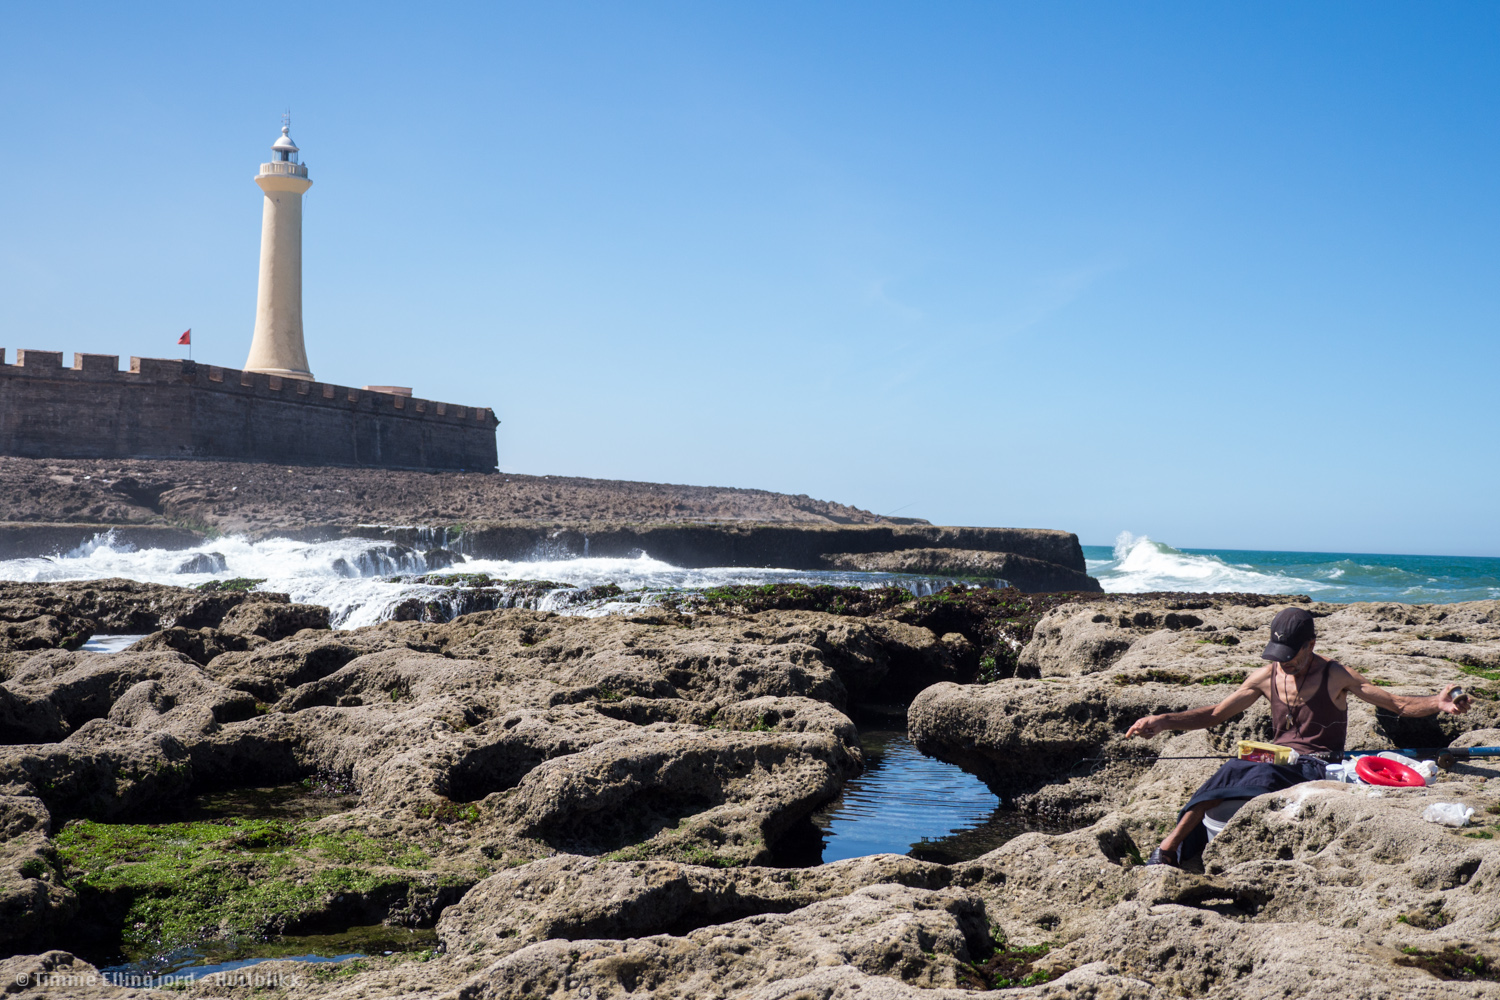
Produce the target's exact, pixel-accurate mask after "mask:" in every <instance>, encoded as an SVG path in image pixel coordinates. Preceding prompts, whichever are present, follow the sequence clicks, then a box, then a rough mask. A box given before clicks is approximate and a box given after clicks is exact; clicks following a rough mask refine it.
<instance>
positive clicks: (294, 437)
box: [0, 348, 500, 470]
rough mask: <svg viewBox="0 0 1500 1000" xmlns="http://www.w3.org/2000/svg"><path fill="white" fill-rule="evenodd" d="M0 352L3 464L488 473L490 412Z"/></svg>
mask: <svg viewBox="0 0 1500 1000" xmlns="http://www.w3.org/2000/svg"><path fill="white" fill-rule="evenodd" d="M6 357H7V354H6V351H5V350H4V349H3V348H0V404H3V405H0V454H4V455H20V456H26V457H32V458H46V457H57V458H86V457H98V458H105V457H121V458H125V457H136V458H148V457H159V458H230V459H241V460H245V459H250V460H264V461H277V462H303V463H310V464H328V465H373V466H386V467H391V468H448V469H451V468H463V469H484V470H489V469H493V468H495V466H496V464H497V455H496V451H495V428H496V427H498V426H499V423H500V422H499V420H497V419H496V418H495V415H494V413H493V411H491V410H490V409H489V408H487V407H476V406H461V405H456V404H453V403H446V402H439V401H436V400H429V399H421V398H417V397H414V396H411V395H409V390H406V391H380V390H382V389H392V390H394V389H397V388H398V387H394V386H380V387H371V388H358V389H357V388H354V387H353V386H345V385H335V384H333V383H328V382H313V381H307V380H302V379H289V378H281V377H280V376H276V375H266V374H262V373H260V372H247V371H241V370H239V369H236V368H222V367H219V366H217V365H206V364H202V363H200V362H194V361H186V360H183V359H180V358H134V357H133V358H131V359H130V367H129V368H128V369H126V370H121V368H120V359H119V356H118V355H111V354H74V355H73V364H72V366H71V367H64V366H63V363H62V359H63V355H62V352H61V351H34V350H18V351H17V352H16V358H15V363H14V364H6Z"/></svg>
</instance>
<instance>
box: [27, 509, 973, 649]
mask: <svg viewBox="0 0 1500 1000" xmlns="http://www.w3.org/2000/svg"><path fill="white" fill-rule="evenodd" d="M548 555H551V556H553V558H547V557H546V556H548ZM195 562H196V563H197V564H198V565H197V566H194V563H195ZM434 569H437V570H444V571H446V570H448V569H450V567H447V566H445V565H432V566H429V565H428V561H427V559H426V557H425V556H424V555H423V554H422V553H421V552H417V551H413V550H412V549H409V548H405V547H403V546H400V545H395V544H393V543H390V542H385V541H380V540H376V539H369V538H341V539H337V540H335V541H327V542H304V541H297V540H293V539H288V538H269V539H265V540H262V541H258V542H252V541H250V540H249V539H246V538H243V537H236V536H231V537H225V538H218V539H214V540H212V541H208V542H204V543H203V544H202V545H199V546H197V547H196V548H193V549H187V550H167V549H136V548H135V547H134V546H131V545H128V544H125V543H123V542H121V541H120V540H119V539H117V538H116V537H115V535H114V533H113V532H109V533H106V534H101V535H98V536H96V537H95V538H93V539H91V540H89V541H87V542H85V543H83V544H81V545H79V546H78V547H77V548H74V549H73V550H71V551H69V552H66V553H64V554H62V555H57V556H43V557H37V558H29V559H8V560H0V579H5V580H21V581H28V582H43V583H45V582H57V581H63V580H102V579H106V578H109V577H124V578H126V579H130V580H140V581H143V582H146V583H164V584H172V585H175V586H182V587H191V586H196V585H198V584H202V583H206V582H208V581H210V580H223V579H226V578H230V577H249V578H252V579H263V580H264V581H265V582H264V583H263V584H261V585H260V587H259V589H261V590H269V591H279V592H282V593H285V594H288V595H289V596H290V597H291V599H292V600H293V601H296V602H299V603H304V604H318V605H322V606H323V607H326V608H328V609H329V612H330V618H331V620H332V621H333V623H334V625H335V627H336V628H358V627H359V626H362V625H373V624H375V623H376V622H379V621H383V620H385V619H387V618H389V617H391V615H392V613H393V611H394V609H395V608H396V606H397V605H399V604H400V603H401V602H403V601H405V600H407V599H408V598H412V597H416V598H419V599H421V600H424V601H426V600H433V599H438V598H440V597H441V596H442V595H443V594H444V588H441V587H436V586H431V585H428V584H420V583H415V582H412V581H411V580H401V579H393V578H399V577H414V576H418V575H420V574H423V573H427V572H430V571H432V570H434ZM451 570H452V571H453V572H461V573H476V574H477V573H483V574H485V575H487V576H489V577H490V578H491V579H495V580H551V581H557V582H560V583H563V584H566V585H568V586H571V587H592V586H595V585H598V584H602V583H615V584H618V585H619V586H621V587H622V588H624V589H626V590H645V591H647V592H661V591H667V590H701V589H705V588H709V587H718V586H724V585H727V584H743V583H752V584H753V583H772V582H786V581H802V582H806V583H811V584H836V585H840V586H859V587H871V586H879V585H882V584H885V583H892V582H897V583H900V584H901V585H902V586H905V587H907V588H908V589H911V590H913V591H915V592H916V593H917V594H919V595H920V594H924V593H931V592H932V591H933V590H936V589H938V588H940V587H942V586H944V585H946V584H947V583H949V582H951V581H949V580H944V579H939V578H930V579H928V578H913V577H905V576H894V575H892V574H888V573H833V572H814V571H800V570H788V569H746V568H739V567H719V568H708V569H684V568H682V567H678V566H673V565H671V564H669V563H665V562H662V561H661V560H660V559H653V558H652V557H651V556H649V555H647V554H645V553H641V554H639V555H637V556H635V557H634V558H626V559H621V558H609V559H606V558H599V557H576V556H572V555H569V554H567V553H563V552H555V553H543V554H542V555H541V557H539V558H535V559H527V560H510V559H474V558H469V559H466V560H464V561H463V562H461V563H460V564H457V565H454V566H452V567H451ZM569 593H571V592H570V591H566V590H563V589H558V590H554V591H552V592H550V593H548V594H545V595H543V596H542V597H541V598H540V599H538V600H537V601H536V604H535V606H536V607H537V608H538V609H539V610H544V611H546V610H554V611H558V612H559V613H563V614H582V615H600V614H616V613H621V612H627V611H638V610H640V607H641V601H640V600H636V601H630V602H614V601H610V602H602V601H599V602H590V603H588V604H585V605H582V606H576V605H573V604H572V603H570V602H569V601H567V600H566V597H567V596H568V594H569ZM647 603H650V597H649V593H648V596H647Z"/></svg>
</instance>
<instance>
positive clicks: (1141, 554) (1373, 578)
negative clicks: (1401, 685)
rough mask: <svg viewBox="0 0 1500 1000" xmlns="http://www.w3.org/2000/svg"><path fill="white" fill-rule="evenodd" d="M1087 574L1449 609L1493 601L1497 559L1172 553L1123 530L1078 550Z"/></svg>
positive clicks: (1156, 586) (1122, 581)
mask: <svg viewBox="0 0 1500 1000" xmlns="http://www.w3.org/2000/svg"><path fill="white" fill-rule="evenodd" d="M1083 555H1084V558H1085V559H1086V560H1087V561H1088V571H1089V575H1090V576H1093V577H1094V578H1096V579H1097V580H1098V581H1099V583H1100V585H1101V586H1103V587H1104V589H1105V590H1107V591H1109V592H1110V593H1116V594H1131V593H1134V594H1139V593H1146V592H1150V591H1154V590H1190V591H1207V592H1216V593H1223V592H1226V591H1240V592H1244V593H1252V594H1306V595H1308V596H1309V597H1311V598H1312V599H1313V600H1315V601H1329V602H1333V603H1341V604H1346V603H1349V602H1351V601H1400V602H1401V603H1403V604H1449V603H1452V602H1454V601H1487V600H1495V599H1496V598H1500V559H1494V558H1485V557H1480V556H1397V555H1377V554H1371V553H1362V552H1259V551H1247V550H1239V549H1176V548H1173V547H1172V546H1170V545H1167V544H1165V543H1163V542H1158V541H1155V540H1153V539H1151V538H1148V537H1147V536H1145V535H1133V534H1131V533H1130V532H1128V531H1126V532H1122V533H1121V534H1120V537H1119V538H1117V539H1116V540H1115V544H1114V545H1113V546H1108V545H1085V546H1084V547H1083Z"/></svg>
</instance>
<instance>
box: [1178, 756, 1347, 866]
mask: <svg viewBox="0 0 1500 1000" xmlns="http://www.w3.org/2000/svg"><path fill="white" fill-rule="evenodd" d="M1325 767H1326V765H1325V764H1324V763H1323V762H1322V761H1321V760H1318V759H1317V758H1315V757H1303V758H1302V759H1301V760H1299V761H1297V763H1295V764H1264V763H1261V762H1259V761H1249V760H1226V761H1225V762H1224V766H1223V767H1220V768H1219V769H1218V770H1217V771H1215V772H1214V776H1213V777H1212V778H1209V779H1208V780H1207V781H1205V782H1204V783H1203V784H1202V785H1201V786H1199V788H1198V790H1197V791H1196V792H1194V793H1193V797H1192V798H1190V799H1188V803H1187V805H1185V806H1183V807H1182V810H1181V811H1180V812H1178V814H1177V818H1178V819H1181V818H1182V814H1183V813H1185V812H1187V811H1188V810H1189V809H1191V808H1193V807H1194V806H1196V805H1201V804H1203V803H1204V802H1213V801H1214V800H1215V799H1253V798H1255V797H1256V796H1257V795H1264V794H1266V793H1267V792H1279V791H1281V790H1282V789H1283V788H1291V787H1292V786H1293V785H1300V784H1302V783H1303V782H1304V781H1321V780H1322V779H1323V776H1324V773H1325ZM1207 846H1208V831H1207V830H1205V829H1204V828H1203V825H1202V824H1201V823H1200V824H1199V825H1198V828H1197V829H1196V830H1194V831H1193V832H1192V833H1190V834H1188V837H1187V839H1186V840H1184V841H1183V842H1182V847H1181V848H1180V849H1179V850H1178V852H1177V856H1178V857H1179V858H1181V859H1182V860H1183V861H1187V860H1189V859H1190V858H1196V857H1197V856H1198V855H1200V854H1202V853H1203V849H1204V848H1205V847H1207Z"/></svg>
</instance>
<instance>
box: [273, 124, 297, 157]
mask: <svg viewBox="0 0 1500 1000" xmlns="http://www.w3.org/2000/svg"><path fill="white" fill-rule="evenodd" d="M289 132H291V129H290V128H289V127H288V126H286V125H283V126H281V136H280V138H278V139H277V140H276V141H275V142H273V143H272V144H271V149H272V151H274V152H277V153H295V152H297V144H296V143H295V142H293V141H292V137H291V136H290V135H289V134H288V133H289Z"/></svg>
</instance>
